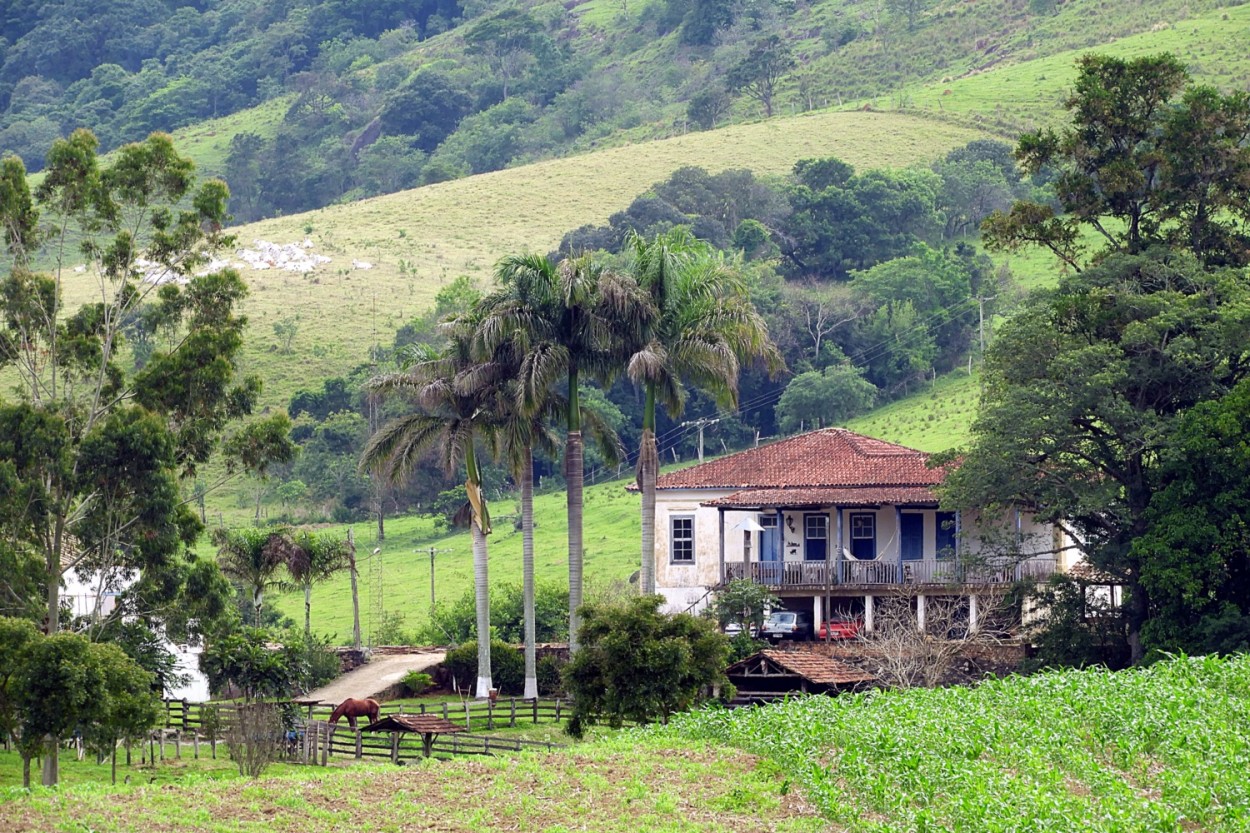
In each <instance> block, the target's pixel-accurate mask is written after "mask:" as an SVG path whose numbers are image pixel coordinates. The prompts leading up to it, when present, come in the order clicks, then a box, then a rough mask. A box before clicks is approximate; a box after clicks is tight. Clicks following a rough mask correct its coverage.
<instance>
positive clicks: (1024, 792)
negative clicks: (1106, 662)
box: [655, 656, 1250, 833]
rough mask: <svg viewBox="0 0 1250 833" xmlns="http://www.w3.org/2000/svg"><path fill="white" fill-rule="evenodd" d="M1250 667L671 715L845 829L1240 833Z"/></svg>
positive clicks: (1095, 676)
mask: <svg viewBox="0 0 1250 833" xmlns="http://www.w3.org/2000/svg"><path fill="white" fill-rule="evenodd" d="M1248 703H1250V659H1247V658H1246V657H1245V656H1241V657H1237V658H1236V659H1231V660H1219V659H1215V658H1213V657H1208V658H1198V659H1190V658H1180V659H1175V660H1170V661H1165V662H1161V663H1158V664H1156V665H1153V666H1151V667H1150V668H1148V669H1142V670H1135V671H1128V672H1109V671H1106V670H1103V669H1091V670H1086V671H1068V672H1049V673H1044V674H1039V675H1036V676H1032V677H1010V678H1006V679H1001V680H993V681H987V682H984V683H982V684H980V685H978V686H977V687H975V688H945V689H941V688H939V689H916V690H911V691H907V692H894V693H881V692H874V693H870V694H860V695H854V696H844V697H810V698H802V699H798V700H794V701H791V702H788V703H784V704H777V705H773V706H769V707H767V708H757V709H749V710H739V711H733V712H725V711H703V712H697V713H694V714H690V715H682V716H679V717H678V718H676V719H675V720H674V722H673V725H671V726H670V727H669V728H667V729H659V730H655V731H656V732H658V733H659V734H661V735H662V736H665V737H679V738H685V739H690V740H701V741H711V742H714V743H724V744H729V745H733V746H738V747H741V748H743V749H745V750H747V751H749V752H753V753H755V754H757V755H764V756H767V757H768V758H770V759H771V760H773V761H774V762H775V763H776V764H777V765H778V766H779V767H780V768H781V769H782V770H783V771H784V772H786V773H787V774H788V777H790V778H792V779H794V781H795V782H796V783H797V784H798V785H799V786H800V787H801V788H802V789H803V791H804V792H805V793H806V794H807V795H808V797H809V798H810V799H811V800H812V801H814V802H815V803H816V805H817V806H818V807H819V808H820V810H821V812H822V813H823V814H825V816H826V817H827V818H828V819H829V820H830V821H831V822H833V823H835V824H837V825H839V826H844V827H845V829H848V830H924V829H934V830H943V829H945V830H1019V829H1031V830H1043V829H1063V830H1076V829H1080V830H1095V831H1126V833H1127V831H1139V830H1159V831H1164V830H1168V831H1176V830H1185V829H1202V830H1213V831H1217V830H1230V831H1231V830H1240V829H1242V828H1243V827H1244V826H1245V823H1246V813H1247V807H1248V806H1250V792H1248V790H1250V785H1248V784H1247V782H1246V779H1245V778H1243V777H1242V767H1243V766H1244V765H1245V763H1246V749H1247V745H1248V744H1250V737H1248V736H1247V729H1246V727H1247V722H1246V717H1247V704H1248Z"/></svg>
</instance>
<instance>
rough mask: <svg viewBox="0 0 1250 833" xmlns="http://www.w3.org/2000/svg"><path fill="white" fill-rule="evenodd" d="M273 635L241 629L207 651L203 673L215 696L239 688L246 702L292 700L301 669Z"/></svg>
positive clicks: (268, 632)
mask: <svg viewBox="0 0 1250 833" xmlns="http://www.w3.org/2000/svg"><path fill="white" fill-rule="evenodd" d="M276 642H277V639H276V637H275V635H274V634H273V633H271V632H270V631H267V630H262V629H260V628H240V629H239V630H237V631H233V632H231V633H228V634H225V635H223V636H220V637H218V638H216V639H214V640H212V641H211V642H209V643H208V645H206V646H205V647H204V652H203V653H201V654H200V670H201V671H203V672H204V675H205V676H206V677H208V684H209V686H210V688H211V689H212V690H213V691H214V692H221V691H225V690H226V688H227V686H231V685H233V686H235V687H237V688H238V689H239V691H241V692H242V693H243V699H244V700H246V701H249V702H250V701H252V700H264V699H265V698H283V697H290V696H291V693H292V691H293V690H294V689H295V687H296V685H297V684H298V681H299V679H300V674H301V669H300V667H299V665H298V663H293V662H292V652H290V651H287V650H285V649H282V648H277V647H275V643H276Z"/></svg>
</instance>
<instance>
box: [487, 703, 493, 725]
mask: <svg viewBox="0 0 1250 833" xmlns="http://www.w3.org/2000/svg"><path fill="white" fill-rule="evenodd" d="M486 728H487V729H494V728H495V701H494V700H487V701H486Z"/></svg>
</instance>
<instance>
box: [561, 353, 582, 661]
mask: <svg viewBox="0 0 1250 833" xmlns="http://www.w3.org/2000/svg"><path fill="white" fill-rule="evenodd" d="M568 427H569V436H568V440H567V441H566V442H565V445H564V480H565V484H566V486H567V488H568V515H569V656H572V655H573V654H575V653H577V629H578V627H579V626H580V625H581V616H580V615H579V614H578V608H580V607H581V606H582V477H583V475H584V471H583V468H582V412H581V403H580V402H578V398H577V368H573V369H571V370H570V371H569V411H568Z"/></svg>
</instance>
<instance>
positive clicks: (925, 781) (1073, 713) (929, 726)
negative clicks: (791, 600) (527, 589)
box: [0, 656, 1250, 833]
mask: <svg viewBox="0 0 1250 833" xmlns="http://www.w3.org/2000/svg"><path fill="white" fill-rule="evenodd" d="M3 760H4V759H3V758H0V762H3ZM1248 766H1250V657H1246V656H1242V657H1238V658H1235V659H1230V660H1220V659H1216V658H1213V657H1209V658H1181V659H1177V660H1170V661H1166V662H1162V663H1159V664H1157V665H1154V666H1152V667H1150V668H1147V669H1141V670H1134V671H1125V672H1108V671H1105V670H1101V669H1091V670H1086V671H1066V672H1051V673H1045V674H1040V675H1037V676H1033V677H1011V678H1006V679H1001V680H991V681H987V682H985V683H982V684H981V685H979V686H977V687H975V688H949V689H934V690H925V689H914V690H911V691H899V692H871V693H867V694H860V695H848V696H843V697H823V696H817V697H811V698H799V699H796V700H793V701H790V702H786V703H780V704H775V705H773V706H768V707H763V708H756V709H744V710H738V711H734V712H726V711H722V710H711V711H703V712H695V713H691V714H688V715H679V716H677V717H676V718H675V719H674V720H673V722H672V723H671V724H670V725H669V726H667V727H654V728H651V729H644V730H633V731H626V732H622V733H620V734H616V735H613V736H611V737H608V738H606V739H603V740H599V741H594V742H590V743H586V744H582V745H578V746H576V747H574V748H571V749H565V750H559V751H555V752H545V753H539V754H530V755H523V756H520V757H517V758H513V757H502V758H494V759H486V760H474V761H466V760H455V761H451V762H441V761H430V762H425V763H423V764H421V765H420V766H417V767H412V768H402V769H401V768H395V767H391V766H389V765H385V764H379V765H351V766H348V767H343V768H338V767H332V768H330V769H328V770H322V769H318V768H311V767H310V768H305V769H298V770H297V769H295V768H288V769H287V770H286V771H284V772H281V773H280V774H278V775H276V776H274V777H265V778H262V779H258V780H256V781H251V782H248V781H244V780H241V779H238V778H234V777H227V776H219V777H217V778H210V777H207V776H205V777H198V776H190V777H186V778H184V779H183V780H182V781H181V782H180V783H165V784H159V783H158V784H152V785H149V784H146V783H145V784H142V785H137V784H135V783H133V782H132V784H131V785H129V786H124V787H117V788H111V787H107V786H104V785H95V784H81V783H80V784H77V785H70V786H68V787H67V788H64V789H61V790H58V791H56V792H49V791H45V790H41V789H37V790H35V791H33V793H32V794H29V795H27V794H25V793H23V792H22V791H20V790H8V791H4V790H0V829H3V830H5V831H13V833H18V832H19V831H21V833H26V831H84V830H92V831H99V833H104V832H105V831H129V830H157V829H159V830H179V831H213V833H227V831H260V830H293V831H294V830H301V831H302V830H308V829H316V830H319V831H349V830H351V831H355V830H362V829H370V830H396V831H398V830H446V831H451V830H456V831H459V830H472V831H505V830H507V831H514V830H526V831H531V830H532V831H544V832H545V833H566V832H567V831H573V830H593V831H629V832H630V833H634V831H639V830H648V831H652V830H654V831H672V832H673V833H676V831H681V832H682V833H693V831H708V833H711V831H809V830H810V831H816V830H821V831H854V832H855V833H858V832H859V831H864V832H865V833H867V832H868V831H873V833H884V832H885V831H939V830H949V831H1004V833H1005V831H1046V830H1054V831H1073V830H1088V831H1095V833H1144V831H1160V833H1162V832H1163V831H1167V832H1168V833H1173V832H1174V833H1180V832H1181V831H1193V830H1203V831H1219V832H1220V833H1222V832H1223V831H1230V832H1231V831H1242V830H1245V829H1247V826H1248V825H1250V779H1247V778H1246V777H1245V773H1246V771H1247V767H1248Z"/></svg>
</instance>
